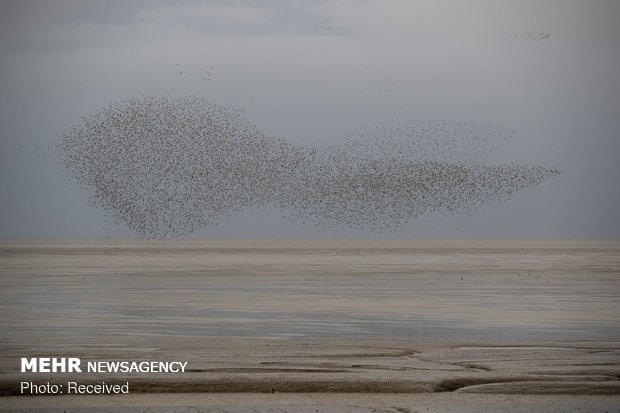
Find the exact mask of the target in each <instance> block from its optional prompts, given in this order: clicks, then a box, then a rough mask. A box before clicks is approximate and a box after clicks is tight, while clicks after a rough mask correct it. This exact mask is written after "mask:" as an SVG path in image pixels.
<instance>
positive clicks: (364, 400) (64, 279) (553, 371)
mask: <svg viewBox="0 0 620 413" xmlns="http://www.w3.org/2000/svg"><path fill="white" fill-rule="evenodd" d="M0 277H2V289H1V291H0V303H1V306H2V316H1V319H0V332H1V338H0V391H1V393H2V394H3V395H4V396H5V397H3V398H2V399H1V400H2V405H3V406H6V407H5V408H8V409H29V408H30V409H48V408H52V407H53V408H58V409H61V410H60V411H62V410H63V409H66V408H69V409H70V408H75V409H77V410H79V409H83V408H85V407H91V408H101V409H102V410H106V409H110V408H111V407H114V408H117V409H118V411H125V410H123V409H129V408H130V406H131V409H132V410H131V411H136V409H138V411H139V409H141V408H143V409H145V410H149V411H153V409H154V408H155V407H157V406H159V407H158V408H161V409H165V408H166V406H167V407H170V406H176V407H175V408H178V409H184V408H186V407H188V406H202V408H204V411H211V410H209V409H211V408H212V409H215V410H212V411H221V410H224V411H252V410H251V409H254V410H258V411H273V410H275V411H306V410H307V411H315V409H314V408H315V407H317V409H323V410H325V411H372V409H375V408H381V409H384V410H385V409H387V410H385V411H416V410H420V409H422V410H424V409H427V408H428V409H431V410H429V411H468V410H467V407H466V406H470V407H471V409H470V410H471V411H483V410H482V407H484V406H487V407H489V406H490V407H489V408H491V409H492V410H493V409H497V408H501V409H502V410H503V411H521V410H518V409H519V408H521V407H523V408H524V409H525V408H526V407H524V406H529V408H530V410H532V409H534V410H540V411H556V410H554V409H556V408H557V411H562V409H566V408H568V410H571V409H572V410H574V409H575V408H576V407H575V406H579V408H582V407H583V408H585V409H587V408H591V409H599V408H600V409H613V408H620V407H619V406H620V241H614V240H602V241H587V240H559V241H523V240H511V241H375V240H372V241H370V240H369V241H350V240H347V241H293V240H282V241H262V240H261V241H253V240H246V241H244V240H229V241H182V242H142V241H130V240H122V241H118V240H37V241H32V240H4V241H2V242H0ZM41 355H51V356H56V357H62V356H66V357H80V358H82V359H85V360H127V361H166V360H182V361H184V362H187V371H186V372H184V373H182V374H153V373H150V374H145V373H129V374H125V375H119V374H110V373H93V374H82V375H76V374H71V373H64V374H63V373H59V374H54V375H53V376H50V375H49V374H47V375H46V374H45V373H21V372H20V365H19V360H20V357H26V356H28V357H34V356H41ZM52 379H53V380H54V381H61V382H62V381H67V380H73V379H75V380H80V382H81V383H97V382H101V381H108V382H118V381H123V382H125V381H129V383H130V387H131V392H130V393H131V394H129V395H116V396H109V395H107V396H84V395H80V396H68V395H63V396H36V397H30V396H24V395H21V394H20V387H19V384H20V382H21V381H23V380H31V381H33V382H45V381H50V380H52ZM121 379H122V380H121ZM144 393H149V394H146V395H145V394H144ZM173 393H174V394H173ZM207 393H208V395H207ZM231 393H235V394H238V395H239V397H238V398H235V399H231V398H230V396H227V394H231ZM263 393H268V394H263ZM309 393H312V395H310V394H309ZM362 393H363V394H362ZM201 394H202V395H203V396H204V397H200V396H199V395H201ZM241 394H243V395H241ZM356 395H357V396H356ZM471 395H475V398H474V397H473V396H471ZM564 395H566V396H564ZM235 400H236V401H235ZM356 400H357V401H356ZM391 400H394V401H398V402H399V403H400V404H398V403H397V404H394V403H391V402H390V401H391ZM507 400H508V401H510V400H512V402H508V401H507ZM346 401H348V402H350V403H348V404H347V403H345V402H346ZM46 403H47V404H46ZM171 403H172V404H171ZM451 403H452V404H451ZM463 403H464V404H463ZM485 403H486V404H485ZM567 403H568V404H567ZM584 403H585V404H584ZM214 406H215V407H214ZM347 406H348V407H347ZM442 406H443V407H442ZM450 406H452V407H450ZM463 406H465V407H463ZM510 406H512V407H510ZM519 406H521V407H519ZM345 407H346V409H348V410H346V409H345ZM459 407H460V410H459ZM476 407H478V408H476ZM147 408H148V409H147ZM452 408H454V409H456V410H450V409H452ZM485 408H486V407H485ZM511 408H512V409H513V410H510V409H511ZM217 409H219V410H217ZM227 409H228V410H227ZM244 409H246V410H244ZM270 409H271V410H270ZM278 409H279V410H278ZM330 409H331V410H330ZM343 409H344V410H343ZM364 409H366V410H364ZM390 409H391V410H390ZM398 409H400V410H398ZM432 409H434V410H432ZM442 409H443V410H442ZM545 409H546V410H545ZM323 410H319V411H323ZM530 410H523V411H530ZM50 411H52V410H50ZM127 411H129V410H127ZM162 411H165V410H162ZM179 411H183V410H179ZM603 411H604V410H603ZM611 411H615V410H611Z"/></svg>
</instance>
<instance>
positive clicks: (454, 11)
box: [0, 0, 620, 238]
mask: <svg viewBox="0 0 620 413" xmlns="http://www.w3.org/2000/svg"><path fill="white" fill-rule="evenodd" d="M0 20H1V21H0V91H1V93H0V144H1V147H0V237H34V236H43V237H85V236H106V235H109V236H123V235H126V231H124V229H123V228H119V227H110V226H109V225H108V224H107V223H106V222H105V219H104V215H103V213H102V211H100V210H98V209H97V208H94V207H92V206H91V205H89V203H88V194H87V193H86V192H84V191H83V190H81V189H80V188H78V187H76V186H75V184H73V183H71V182H70V181H68V180H67V179H65V177H64V176H63V175H62V172H61V171H60V168H59V167H58V166H56V165H54V163H53V162H50V159H47V160H45V159H44V156H45V154H46V147H47V145H48V143H49V142H50V141H51V140H53V139H55V138H56V136H57V135H58V133H59V132H60V131H62V130H63V129H65V128H67V127H69V126H71V125H72V124H74V123H75V122H76V120H77V119H78V118H79V117H80V116H82V115H87V114H89V113H91V112H92V111H94V110H96V109H97V108H99V107H102V106H105V105H107V104H108V103H109V102H110V101H113V100H118V99H123V98H127V97H131V96H135V95H139V94H194V95H199V96H205V97H207V98H208V99H210V100H212V101H213V102H215V103H219V104H230V105H234V106H236V107H244V108H246V110H247V117H248V118H249V119H250V120H251V121H252V122H254V123H255V124H256V125H257V126H258V127H259V129H261V130H263V131H264V132H266V133H267V134H269V135H273V136H280V137H284V138H287V139H293V140H295V141H299V142H308V143H310V142H318V141H329V140H333V139H339V138H341V137H342V136H344V135H345V134H346V132H347V131H349V130H352V129H358V128H360V127H362V126H365V125H369V124H375V123H381V122H385V121H392V120H396V121H407V120H415V119H461V120H471V121H475V122H479V123H493V124H496V125H501V126H506V127H509V128H512V129H514V130H516V131H517V135H516V136H515V137H514V139H513V140H512V141H511V142H509V144H508V145H507V146H506V147H505V148H503V149H502V150H501V151H499V152H497V153H496V154H495V158H494V159H493V160H492V161H495V162H507V161H510V162H515V163H519V164H525V165H541V166H548V167H555V168H558V169H560V170H562V172H563V174H562V175H560V176H559V177H555V178H553V179H550V180H548V181H546V182H545V183H543V184H542V185H541V186H540V187H539V188H538V189H537V190H536V191H531V192H523V193H520V194H519V195H517V196H516V197H515V198H514V199H512V200H510V201H508V202H505V203H502V204H498V205H493V206H490V207H488V208H486V209H485V210H480V211H478V212H476V213H474V214H473V215H472V216H469V217H459V218H449V219H445V220H439V221H431V220H426V219H421V220H419V221H416V222H413V223H412V224H411V225H408V226H406V227H403V228H401V229H400V230H398V231H395V232H387V233H383V234H380V235H379V237H381V238H408V237H414V238H426V237H433V238H438V237H446V238H467V237H486V238H491V237H500V238H513V237H529V238H554V237H620V214H619V213H618V211H620V183H619V182H620V162H619V161H618V159H620V124H619V122H618V115H620V48H618V45H619V44H620V29H618V28H617V26H618V25H617V22H618V21H619V20H620V2H618V1H617V0H609V1H585V0H583V1H568V0H557V1H549V0H542V1H541V0H537V1H523V0H520V1H501V0H486V1H482V0H476V1H462V0H458V1H457V0H453V1H442V0H440V1H437V0H428V1H410V0H402V1H396V0H387V1H369V0H357V1H356V0H342V1H340V0H325V1H316V2H310V1H301V0H299V1H295V0H282V1H276V0H267V1H176V2H163V1H107V2H96V1H77V0H75V1H3V2H2V3H0ZM528 32H534V33H549V34H550V35H551V36H550V37H549V38H548V39H543V40H538V41H530V40H527V39H518V38H515V35H517V37H518V35H520V34H523V33H528ZM177 64H178V65H179V66H177ZM211 66H213V69H211ZM205 70H210V71H211V72H212V76H211V78H210V79H209V80H207V81H203V80H202V78H203V77H204V73H205ZM179 71H182V72H183V75H182V76H180V75H179ZM48 158H49V157H48ZM196 236H200V237H211V238H217V237H245V238H256V237H279V238H285V237H291V238H316V237H331V238H333V237H336V238H341V237H365V236H371V235H370V234H365V233H363V232H354V231H351V232H347V231H340V232H336V231H330V230H329V229H328V230H318V229H316V228H314V227H309V226H305V225H303V224H301V223H296V222H289V221H285V220H282V219H280V218H279V216H278V215H277V213H270V212H269V211H267V212H265V213H260V214H258V213H257V214H250V213H248V214H245V215H243V216H240V217H238V218H236V219H234V220H231V221H228V222H223V223H221V224H220V225H219V226H218V227H216V228H214V229H211V230H209V231H203V232H201V233H198V234H196ZM373 236H374V235H373Z"/></svg>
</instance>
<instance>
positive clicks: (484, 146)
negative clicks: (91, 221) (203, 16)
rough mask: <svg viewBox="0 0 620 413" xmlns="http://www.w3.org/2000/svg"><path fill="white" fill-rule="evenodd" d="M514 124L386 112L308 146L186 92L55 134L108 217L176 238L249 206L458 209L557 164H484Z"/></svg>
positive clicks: (131, 103) (337, 213)
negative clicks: (410, 118) (401, 118)
mask: <svg viewBox="0 0 620 413" xmlns="http://www.w3.org/2000/svg"><path fill="white" fill-rule="evenodd" d="M512 134H513V131H511V130H509V129H506V128H502V127H497V126H492V125H484V124H477V123H473V122H463V121H416V122H409V123H388V124H381V125H376V126H372V127H367V128H363V129H360V130H358V131H355V132H352V133H350V134H349V135H348V136H347V137H345V138H343V139H342V140H341V141H340V142H333V143H324V144H316V145H309V146H304V145H300V144H295V143H292V142H290V141H287V140H285V139H282V138H277V137H272V136H268V135H266V134H265V133H263V132H262V131H260V130H259V129H258V128H257V127H256V126H254V125H253V124H251V123H250V122H249V121H248V120H247V119H246V118H245V117H244V115H243V111H241V110H239V109H236V108H234V107H230V106H221V105H217V104H214V103H212V102H210V101H208V100H206V99H204V98H200V97H194V96H141V97H136V98H132V99H128V100H122V101H116V102H112V103H111V104H110V105H109V106H107V107H105V108H102V109H100V110H98V111H96V112H95V113H93V114H91V115H89V116H86V117H84V118H82V119H81V120H80V121H79V122H78V123H77V124H75V125H74V126H72V127H70V128H69V129H67V130H66V131H64V132H63V133H61V134H60V136H59V139H57V140H56V142H55V146H54V149H55V150H56V152H57V154H58V155H59V156H60V159H61V161H62V162H63V163H64V166H65V167H66V170H67V171H68V174H69V176H71V177H72V178H74V179H75V180H77V181H78V182H79V183H80V184H81V185H82V186H84V187H86V188H87V189H88V190H89V191H90V193H91V201H92V202H93V203H94V204H95V205H97V206H100V207H102V208H103V209H104V210H105V211H106V213H107V215H108V216H109V218H111V219H112V220H113V222H114V223H120V224H124V225H125V226H127V227H128V228H129V229H130V230H131V231H133V232H134V233H135V234H136V235H138V236H141V237H143V238H148V239H162V238H175V237H184V236H188V235H190V234H191V233H192V232H194V231H196V230H198V229H202V228H208V227H211V226H214V225H217V224H218V223H219V222H221V221H222V220H223V219H226V218H230V217H233V216H235V215H237V214H240V213H242V212H243V211H245V210H251V209H253V208H272V207H276V208H278V209H279V210H280V211H281V212H282V216H283V217H285V218H289V219H296V220H297V219H299V220H302V221H304V222H307V223H314V224H316V225H320V226H329V227H337V228H353V229H366V230H372V231H383V230H389V229H395V228H397V227H399V226H401V225H403V224H406V223H408V222H410V221H412V220H414V219H416V218H417V217H419V216H423V215H424V216H431V217H438V216H445V215H446V214H450V215H451V214H463V213H468V212H471V211H473V210H475V209H478V208H480V207H482V206H484V205H487V204H490V203H494V202H499V201H503V200H506V199H508V198H510V197H511V196H513V194H515V193H517V192H519V191H523V190H527V189H531V188H535V187H536V186H538V185H539V184H540V183H541V182H543V181H544V180H546V179H548V178H550V177H552V176H554V175H557V174H559V171H558V170H556V169H550V168H545V167H541V166H523V165H513V164H505V165H489V164H487V159H488V155H489V154H490V153H491V152H492V151H493V150H494V149H497V148H498V147H500V146H501V145H502V142H505V141H506V140H507V139H509V138H510V136H512Z"/></svg>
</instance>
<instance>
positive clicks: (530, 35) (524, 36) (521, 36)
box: [513, 32, 551, 42]
mask: <svg viewBox="0 0 620 413" xmlns="http://www.w3.org/2000/svg"><path fill="white" fill-rule="evenodd" d="M513 37H514V38H515V39H517V40H526V41H529V42H537V41H540V40H546V39H548V38H550V37H551V35H550V34H549V33H536V32H525V33H518V34H515V35H514V36H513Z"/></svg>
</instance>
